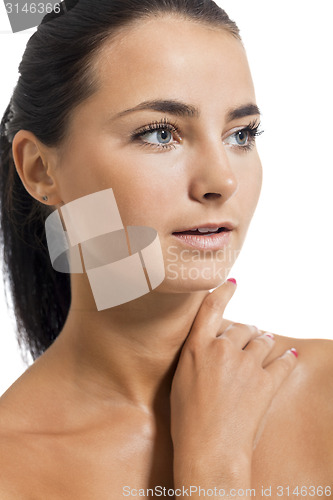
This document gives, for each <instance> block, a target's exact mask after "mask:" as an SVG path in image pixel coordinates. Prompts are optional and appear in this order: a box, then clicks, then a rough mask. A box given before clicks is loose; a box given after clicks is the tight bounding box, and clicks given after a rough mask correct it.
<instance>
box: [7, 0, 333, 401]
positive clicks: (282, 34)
mask: <svg viewBox="0 0 333 500" xmlns="http://www.w3.org/2000/svg"><path fill="white" fill-rule="evenodd" d="M217 3H218V4H219V5H221V7H223V8H225V10H226V11H227V12H228V14H229V16H230V17H231V18H232V19H234V20H235V21H236V22H237V24H238V26H239V27H240V29H241V35H242V38H243V41H244V44H245V47H246V50H247V53H248V57H249V61H250V66H251V69H252V74H253V79H254V83H255V87H256V92H257V103H258V105H259V107H260V109H261V111H262V114H263V120H262V128H263V129H264V130H265V133H264V134H263V135H262V136H261V137H260V138H259V139H258V148H259V151H260V154H261V159H262V163H263V168H264V181H263V188H262V193H261V199H260V201H259V204H258V207H257V211H256V213H255V216H254V219H253V221H252V223H251V226H250V229H249V232H248V237H247V240H246V242H245V244H244V247H243V250H242V253H241V255H240V256H239V258H238V260H237V262H236V264H235V266H234V268H233V270H232V272H231V275H232V276H234V277H235V278H237V282H238V288H237V292H236V294H235V295H234V297H233V299H232V301H231V303H230V304H229V305H228V310H227V313H226V315H225V316H226V317H227V318H229V319H233V320H235V321H240V322H245V323H251V324H256V325H257V326H258V327H259V328H263V329H265V330H270V331H272V332H274V333H277V334H280V335H285V336H290V337H300V338H330V339H333V326H332V323H331V317H330V310H331V307H332V298H333V297H332V295H333V294H332V289H331V288H332V277H333V266H332V261H331V258H332V255H333V242H332V227H331V215H332V213H333V196H332V190H333V183H332V180H333V175H332V169H333V161H332V152H333V148H332V138H331V133H332V124H331V120H332V112H333V109H332V108H333V106H332V101H333V98H332V89H333V72H332V48H333V31H332V29H331V21H332V18H333V6H332V2H331V0H321V1H320V2H310V1H304V0H293V1H292V2H290V1H289V0H280V1H279V2H267V0H254V1H252V2H248V0H238V1H237V2H235V0H225V1H223V0H222V1H221V0H220V1H218V2H217ZM33 32H34V29H32V30H26V31H24V32H21V33H16V34H12V33H11V30H10V25H9V21H8V19H7V17H6V13H5V9H4V4H3V2H0V67H1V74H2V77H1V81H0V85H1V93H0V113H1V116H2V114H3V112H4V110H5V108H6V106H7V104H8V102H9V99H10V97H11V93H12V90H13V88H14V85H15V83H16V80H17V78H18V73H17V68H18V64H19V62H20V60H21V57H22V54H23V51H24V48H25V45H26V42H27V40H28V38H29V37H30V36H31V35H32V33H33ZM25 369H26V365H24V363H23V362H22V360H21V357H20V354H19V350H18V347H17V346H16V341H15V333H14V327H13V322H12V320H10V316H9V313H8V312H7V309H6V306H5V302H4V298H3V287H2V284H1V283H0V394H1V393H2V392H4V391H5V389H6V388H7V387H9V385H11V384H12V383H13V382H14V380H15V379H16V378H17V377H18V376H19V375H20V374H21V373H22V372H23V371H24V370H25Z"/></svg>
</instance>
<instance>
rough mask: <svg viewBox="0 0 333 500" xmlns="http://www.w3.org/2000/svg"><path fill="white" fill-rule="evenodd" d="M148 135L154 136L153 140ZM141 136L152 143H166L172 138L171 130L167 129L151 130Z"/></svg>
mask: <svg viewBox="0 0 333 500" xmlns="http://www.w3.org/2000/svg"><path fill="white" fill-rule="evenodd" d="M150 136H152V137H154V136H155V139H156V140H155V141H154V140H153V139H152V138H149V137H150ZM141 137H144V138H145V141H147V142H151V143H152V144H168V143H169V142H170V140H172V137H173V136H172V132H171V131H170V130H168V129H160V130H154V131H152V132H145V133H144V134H142V136H141Z"/></svg>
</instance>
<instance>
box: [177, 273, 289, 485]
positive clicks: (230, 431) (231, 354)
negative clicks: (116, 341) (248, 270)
mask: <svg viewBox="0 0 333 500" xmlns="http://www.w3.org/2000/svg"><path fill="white" fill-rule="evenodd" d="M235 289H236V285H235V284H234V283H233V282H231V281H226V282H225V283H224V284H223V285H221V286H220V287H218V288H217V289H216V290H214V291H213V292H212V293H211V294H209V295H207V296H206V297H205V299H204V300H203V302H202V305H201V307H200V309H199V311H198V314H197V316H196V318H195V321H194V323H193V325H192V328H191V331H190V333H189V335H188V337H187V339H186V341H185V343H184V346H183V348H182V351H181V355H180V358H179V362H178V365H177V368H176V371H175V375H174V378H173V382H172V388H171V436H172V441H173V446H174V481H175V485H176V486H178V487H180V486H182V485H187V486H189V485H191V484H197V485H201V486H202V487H204V485H206V487H207V488H212V487H214V486H219V487H221V488H225V487H226V486H228V487H231V488H232V487H235V486H239V487H242V488H245V487H250V479H251V459H252V453H253V447H254V443H255V441H256V437H257V434H258V433H259V431H260V424H261V422H262V421H263V418H264V416H265V414H266V412H267V410H268V407H269V405H270V403H271V401H272V399H273V398H274V396H275V394H276V393H277V391H278V389H279V387H280V386H281V384H282V383H283V381H284V380H285V379H286V378H287V377H288V376H289V375H290V373H291V372H292V370H293V369H294V368H295V366H296V363H297V360H296V357H295V356H294V354H293V353H292V352H290V351H286V352H285V353H284V354H283V355H282V356H280V357H277V358H276V359H274V360H273V361H272V362H271V363H269V364H268V365H266V366H265V368H263V361H264V360H265V358H266V357H267V355H268V354H269V353H270V352H271V350H272V348H273V346H274V339H273V338H271V337H269V336H268V335H266V334H261V332H260V331H259V330H258V329H257V328H256V327H253V326H248V325H242V324H238V323H233V324H232V325H230V326H229V327H228V328H226V330H224V331H223V332H222V333H219V329H220V327H221V323H222V316H223V313H224V309H225V307H226V305H227V303H228V302H229V300H230V298H231V297H232V296H233V294H234V291H235Z"/></svg>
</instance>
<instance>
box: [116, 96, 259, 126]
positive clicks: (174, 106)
mask: <svg viewBox="0 0 333 500" xmlns="http://www.w3.org/2000/svg"><path fill="white" fill-rule="evenodd" d="M143 110H151V111H160V112H162V113H170V114H172V115H176V116H181V117H190V118H199V117H200V111H199V109H198V108H196V107H195V106H193V105H191V104H186V103H185V102H182V101H177V100H173V99H169V100H163V99H155V100H153V101H143V102H141V103H140V104H138V105H137V106H134V107H133V108H130V109H125V110H124V111H120V113H117V114H116V115H114V116H113V117H112V120H114V119H115V118H119V117H121V116H124V115H127V114H128V113H133V112H134V111H143ZM260 114H261V113H260V111H259V108H258V106H257V105H256V104H253V103H248V104H244V105H241V106H238V107H236V108H231V109H229V110H228V111H227V114H226V117H227V121H232V120H236V119H237V118H244V117H246V116H251V115H260Z"/></svg>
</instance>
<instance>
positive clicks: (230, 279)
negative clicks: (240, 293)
mask: <svg viewBox="0 0 333 500" xmlns="http://www.w3.org/2000/svg"><path fill="white" fill-rule="evenodd" d="M227 281H231V283H233V284H234V285H237V281H236V280H235V278H228V279H227Z"/></svg>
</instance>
